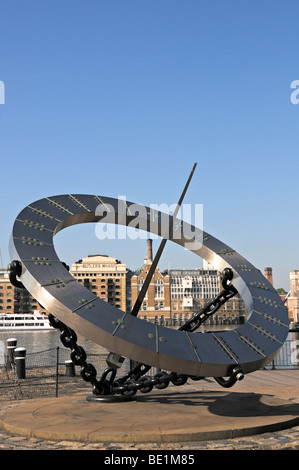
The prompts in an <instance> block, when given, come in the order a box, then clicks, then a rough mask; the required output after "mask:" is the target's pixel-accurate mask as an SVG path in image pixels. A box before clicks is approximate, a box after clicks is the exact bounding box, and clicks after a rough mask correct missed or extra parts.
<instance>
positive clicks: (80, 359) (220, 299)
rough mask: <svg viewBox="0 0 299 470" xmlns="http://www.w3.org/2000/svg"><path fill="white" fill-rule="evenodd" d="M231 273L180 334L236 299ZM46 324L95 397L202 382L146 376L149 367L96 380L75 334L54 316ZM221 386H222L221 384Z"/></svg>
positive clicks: (111, 370) (168, 375) (170, 375)
mask: <svg viewBox="0 0 299 470" xmlns="http://www.w3.org/2000/svg"><path fill="white" fill-rule="evenodd" d="M232 276H233V273H232V270H231V269H229V268H226V269H225V270H224V271H223V273H222V286H223V290H222V291H221V292H220V293H219V294H218V295H217V297H216V298H215V299H214V300H212V301H211V302H209V303H208V304H207V305H206V306H205V307H203V308H202V309H201V310H200V311H199V312H198V313H197V314H196V315H195V316H194V317H192V318H191V319H190V320H188V321H187V322H186V323H185V324H184V325H182V326H181V327H180V328H179V330H181V331H188V332H193V331H195V330H196V329H197V328H199V327H200V325H201V324H202V323H203V322H204V321H205V320H206V319H207V318H209V317H210V316H211V315H214V313H215V312H216V311H217V310H219V308H220V307H221V306H222V305H224V304H225V303H226V302H227V301H228V300H229V299H230V298H231V297H233V296H234V295H236V293H237V290H236V289H235V287H234V286H233V285H232V284H230V283H229V281H231V280H232ZM49 321H50V323H51V325H52V326H53V327H54V328H57V329H59V330H60V331H61V334H60V339H61V342H62V344H63V345H64V346H65V347H66V348H69V349H71V354H70V356H71V360H72V362H73V363H74V364H75V365H78V366H81V372H80V374H81V377H82V378H83V380H85V381H86V382H90V383H91V384H92V387H93V393H94V394H95V395H113V394H121V395H124V396H127V397H132V396H134V395H135V394H136V393H137V391H140V392H141V393H149V392H151V391H152V389H153V388H154V387H155V388H157V389H158V390H163V389H165V388H167V387H168V385H169V384H170V383H172V384H173V385H176V386H180V385H184V384H185V383H186V382H187V380H188V379H189V378H190V379H192V380H201V379H204V377H201V376H188V375H185V374H177V373H175V372H170V373H168V372H165V371H159V372H157V373H156V374H155V375H154V376H150V375H145V374H146V373H147V372H148V371H149V370H150V369H151V366H148V365H145V364H142V363H137V364H135V365H134V367H132V368H131V370H130V371H129V372H128V373H127V374H125V375H124V376H123V377H121V378H119V379H116V380H115V377H116V372H117V371H116V369H114V368H112V367H108V368H107V369H106V370H105V371H104V372H103V374H102V376H101V378H100V380H98V379H97V371H96V369H95V367H94V366H93V364H90V363H88V362H87V354H86V352H85V350H84V348H83V347H82V346H79V345H78V344H77V335H76V333H75V331H74V330H72V329H71V328H69V327H68V326H67V325H65V324H64V323H63V322H61V321H60V320H59V319H58V318H56V317H54V315H52V314H49ZM217 379H218V380H217V381H218V383H220V384H221V385H222V382H221V380H222V379H221V378H217ZM223 383H224V382H223ZM230 383H234V381H231V382H229V381H227V382H225V385H223V386H230V385H227V384H230Z"/></svg>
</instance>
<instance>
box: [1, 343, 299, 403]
mask: <svg viewBox="0 0 299 470" xmlns="http://www.w3.org/2000/svg"><path fill="white" fill-rule="evenodd" d="M8 341H10V340H8ZM106 357H107V354H106V353H102V354H88V359H89V361H90V362H91V363H92V364H93V365H94V366H95V368H96V369H97V373H98V375H101V374H102V373H103V372H104V370H105V369H106V368H107V364H106ZM4 358H5V361H4V364H2V366H0V400H13V399H25V398H36V397H45V396H51V397H53V396H54V397H55V396H56V397H58V396H61V395H70V394H75V393H80V392H84V393H85V392H86V393H87V394H88V393H90V384H89V383H87V382H85V381H84V380H83V379H82V377H81V375H80V366H75V365H74V364H73V363H72V361H71V360H70V351H69V349H65V348H61V347H59V346H57V347H56V348H51V349H47V350H44V351H39V352H34V353H30V354H26V350H24V348H16V347H15V348H13V346H12V345H11V344H8V346H7V352H6V354H5V355H4ZM129 365H130V361H129V360H127V361H125V364H124V366H123V367H124V368H125V369H126V371H127V370H129ZM266 369H272V370H274V369H299V340H298V339H296V338H295V339H294V338H291V339H288V340H287V341H286V342H285V343H284V345H283V347H282V348H281V350H280V351H279V353H278V354H277V356H276V357H275V359H274V360H273V361H272V362H271V363H269V364H268V365H267V366H266ZM122 372H123V370H122Z"/></svg>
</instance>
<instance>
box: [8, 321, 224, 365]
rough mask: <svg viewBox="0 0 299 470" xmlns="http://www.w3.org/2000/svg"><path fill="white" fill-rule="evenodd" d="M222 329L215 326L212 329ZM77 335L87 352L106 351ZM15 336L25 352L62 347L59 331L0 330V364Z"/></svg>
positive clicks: (79, 343) (18, 344) (100, 352)
mask: <svg viewBox="0 0 299 470" xmlns="http://www.w3.org/2000/svg"><path fill="white" fill-rule="evenodd" d="M217 329H218V330H220V329H222V330H223V329H224V328H223V326H222V327H221V328H220V326H219V327H217V326H215V327H213V330H217ZM77 336H78V345H80V346H82V347H83V348H84V349H85V351H86V353H87V354H105V353H107V352H108V351H107V350H106V349H105V348H103V347H102V346H100V345H98V344H96V343H94V342H92V341H90V340H88V339H86V338H84V337H83V336H81V335H80V334H77ZM10 338H15V339H16V340H17V348H25V349H26V354H30V353H37V352H41V351H46V350H48V349H53V348H57V346H59V347H64V346H63V345H62V343H61V341H60V331H59V330H56V329H51V330H44V331H43V330H39V331H38V330H32V331H28V330H27V331H25V330H24V331H20V330H17V331H16V330H15V331H0V364H1V363H2V364H3V362H2V361H3V359H2V357H3V356H4V354H5V352H6V348H7V340H8V339H10Z"/></svg>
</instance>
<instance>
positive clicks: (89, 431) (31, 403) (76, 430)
mask: <svg viewBox="0 0 299 470" xmlns="http://www.w3.org/2000/svg"><path fill="white" fill-rule="evenodd" d="M298 379H299V371H296V370H295V371H294V370H292V371H257V372H255V373H253V374H249V375H248V376H246V377H245V379H244V380H243V381H241V382H239V383H237V384H236V385H235V386H234V387H233V388H231V389H223V388H222V387H219V385H218V384H216V383H215V381H213V380H212V379H206V380H204V381H199V382H193V381H191V382H190V383H189V382H188V383H187V384H186V385H184V386H183V387H174V386H172V387H169V388H167V389H166V390H164V391H158V390H156V391H155V392H151V393H150V394H146V395H142V394H140V393H139V394H137V396H136V399H135V400H133V401H130V402H125V403H98V402H96V403H95V402H88V401H87V400H86V396H85V395H82V394H81V395H80V394H79V395H74V396H64V397H60V398H51V399H49V398H40V399H37V400H27V401H23V402H11V403H9V404H6V406H5V405H3V406H2V407H1V408H2V411H1V412H0V424H1V427H2V429H3V431H2V436H3V437H2V441H1V436H0V448H4V447H2V446H3V445H4V446H5V445H9V446H15V447H17V448H24V447H25V448H29V447H30V445H31V446H32V447H33V448H41V447H42V446H47V445H49V444H47V442H52V444H51V446H52V447H51V448H60V449H64V448H70V449H90V448H96V449H107V448H108V449H109V447H110V448H115V447H116V448H119V449H128V448H129V449H134V448H135V449H136V448H139V449H142V448H143V449H146V448H159V449H162V448H165V449H170V448H175V449H177V448H178V444H179V446H180V448H191V449H195V448H198V449H210V448H236V446H242V445H243V446H245V447H244V448H246V446H247V448H248V447H249V448H257V446H258V445H259V443H260V442H261V440H262V441H263V448H269V447H270V446H274V448H276V447H277V446H279V447H280V448H284V447H291V448H297V447H296V446H297V444H298V442H299V432H298V427H297V425H298V424H299V380H298ZM277 433H278V434H277ZM281 433H283V434H281ZM10 435H11V436H10ZM266 435H268V436H270V437H269V438H268V440H267V439H266V437H265V436H266ZM5 436H6V437H5ZM290 436H292V438H290ZM13 439H15V441H13ZM17 439H19V440H17ZM32 439H33V440H32ZM4 441H6V442H4ZM292 444H293V447H292ZM26 446H27V447H26ZM136 446H137V447H136ZM250 446H251V447H250ZM252 446H253V447H252ZM15 447H14V448H15ZM42 448H43V447H42ZM45 448H46V447H45ZM241 448H242V447H241Z"/></svg>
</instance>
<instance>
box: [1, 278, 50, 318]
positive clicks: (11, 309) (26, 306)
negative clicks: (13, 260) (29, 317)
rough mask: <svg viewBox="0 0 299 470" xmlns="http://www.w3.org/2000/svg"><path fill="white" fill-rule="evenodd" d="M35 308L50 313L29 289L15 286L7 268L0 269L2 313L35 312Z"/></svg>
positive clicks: (43, 312) (40, 311)
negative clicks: (11, 281)
mask: <svg viewBox="0 0 299 470" xmlns="http://www.w3.org/2000/svg"><path fill="white" fill-rule="evenodd" d="M35 310H38V311H39V313H42V314H48V311H47V310H46V309H44V308H43V307H42V306H41V305H40V304H39V303H38V302H37V301H36V300H35V299H34V298H33V297H32V296H31V295H30V293H29V292H28V291H27V289H20V288H19V287H14V286H13V285H12V284H11V283H10V280H9V274H8V271H7V270H6V269H0V313H5V314H7V313H12V314H13V313H33V312H34V311H35Z"/></svg>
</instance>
